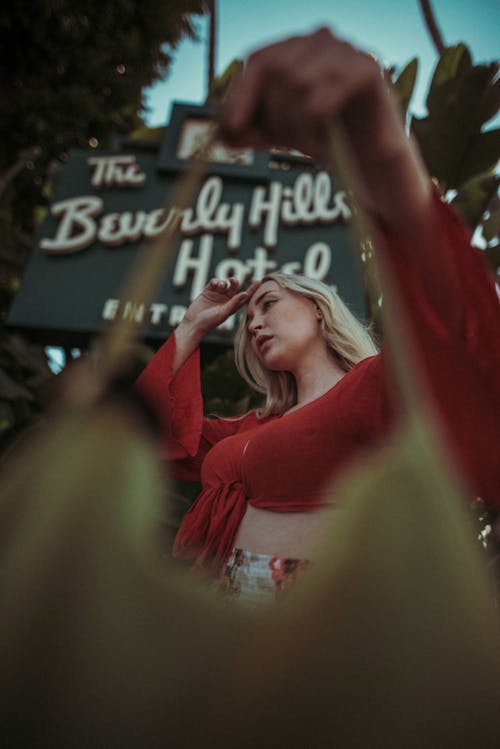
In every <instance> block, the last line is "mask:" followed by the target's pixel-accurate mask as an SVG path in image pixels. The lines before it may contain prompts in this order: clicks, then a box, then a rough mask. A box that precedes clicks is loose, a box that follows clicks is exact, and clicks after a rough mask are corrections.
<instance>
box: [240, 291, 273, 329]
mask: <svg viewBox="0 0 500 749" xmlns="http://www.w3.org/2000/svg"><path fill="white" fill-rule="evenodd" d="M274 293H276V290H275V289H268V290H267V291H264V293H263V294H261V295H260V296H259V297H257V299H256V300H255V306H257V305H258V304H260V302H261V301H262V300H263V299H264V297H265V296H267V295H268V294H274ZM252 319H253V313H252V312H247V316H246V320H247V322H248V321H250V320H252Z"/></svg>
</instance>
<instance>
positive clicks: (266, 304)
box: [262, 299, 278, 312]
mask: <svg viewBox="0 0 500 749" xmlns="http://www.w3.org/2000/svg"><path fill="white" fill-rule="evenodd" d="M277 301H278V300H277V299H266V301H265V302H264V304H263V305H262V309H263V310H264V312H267V310H268V309H269V307H271V305H273V304H274V303H275V302H277Z"/></svg>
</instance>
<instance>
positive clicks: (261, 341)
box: [255, 335, 273, 353]
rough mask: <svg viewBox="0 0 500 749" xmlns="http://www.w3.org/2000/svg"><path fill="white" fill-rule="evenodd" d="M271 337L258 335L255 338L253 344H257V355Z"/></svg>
mask: <svg viewBox="0 0 500 749" xmlns="http://www.w3.org/2000/svg"><path fill="white" fill-rule="evenodd" d="M272 337H273V336H272V335H260V336H258V337H257V340H256V341H255V342H256V344H257V348H258V350H259V353H261V352H262V349H263V347H264V346H265V345H266V343H268V342H269V341H270V340H271V339H272Z"/></svg>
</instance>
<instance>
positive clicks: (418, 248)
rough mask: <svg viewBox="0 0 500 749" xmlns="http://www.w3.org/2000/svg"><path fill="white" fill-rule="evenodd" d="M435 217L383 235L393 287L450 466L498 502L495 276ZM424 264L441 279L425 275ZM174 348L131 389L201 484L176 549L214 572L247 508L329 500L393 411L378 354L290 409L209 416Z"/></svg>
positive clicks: (178, 465) (440, 210) (193, 359)
mask: <svg viewBox="0 0 500 749" xmlns="http://www.w3.org/2000/svg"><path fill="white" fill-rule="evenodd" d="M432 213H433V215H430V216H429V226H430V227H431V229H430V233H429V231H428V232H427V235H426V237H425V242H424V243H423V242H422V238H420V237H415V238H412V239H408V238H406V240H405V242H404V244H402V242H401V239H400V238H399V237H397V236H387V235H386V236H384V237H383V238H382V240H380V239H379V242H380V241H383V243H384V251H385V254H386V258H387V261H388V264H389V266H390V270H391V272H392V274H393V276H394V280H395V282H396V285H397V288H398V290H399V292H400V303H401V305H402V310H401V311H402V313H403V315H404V316H405V317H406V318H407V325H408V330H409V333H410V335H411V338H412V339H413V341H414V344H415V351H416V353H417V356H418V360H419V364H420V365H421V371H422V373H423V375H424V379H425V385H426V393H427V395H428V396H429V397H430V398H431V399H432V400H433V402H434V406H435V410H436V412H437V414H438V416H439V417H440V421H441V425H442V427H443V430H444V432H445V436H446V438H447V441H448V443H449V446H450V448H451V452H452V454H454V457H455V459H456V463H457V466H459V468H460V471H461V473H462V477H463V478H464V480H465V481H466V483H467V484H468V488H469V490H470V491H471V492H472V493H474V494H477V495H480V496H482V497H483V498H484V499H485V500H486V501H487V502H490V503H493V504H497V505H498V504H500V451H499V446H498V444H499V440H498V436H499V426H500V379H499V378H500V335H499V332H500V306H499V304H498V297H497V294H496V290H495V284H494V279H493V276H492V274H491V273H490V272H489V270H488V268H487V267H486V265H485V263H484V260H483V258H482V257H481V256H480V255H481V253H480V252H479V251H478V250H475V249H473V248H471V247H470V242H469V235H468V232H467V230H466V229H465V227H464V226H463V225H462V224H461V223H460V222H459V221H458V219H457V218H456V217H455V215H454V213H453V212H452V211H451V210H450V209H449V207H448V206H446V205H445V204H444V203H442V201H441V200H440V198H439V197H438V196H437V195H435V196H434V197H433V204H432ZM430 240H431V241H430ZM418 253H421V255H420V256H419V254H418ZM425 253H428V254H429V257H430V260H431V262H430V264H429V263H427V266H426V262H422V260H424V261H426V258H425V257H423V254H425ZM433 257H434V258H436V259H437V262H435V263H434V264H433V263H432V260H433ZM429 267H430V268H431V270H432V272H433V273H434V275H435V274H436V273H439V274H442V275H441V278H439V279H436V278H434V277H429V276H428V268H429ZM436 282H437V283H436ZM174 354H175V334H173V335H172V336H171V337H170V338H169V340H167V342H166V343H165V344H164V345H163V346H162V347H161V348H160V349H159V351H158V352H157V353H156V355H155V356H154V357H153V359H152V360H151V362H150V363H149V365H148V366H147V367H146V369H145V370H144V372H143V373H142V374H141V376H140V377H139V379H138V383H137V384H138V387H139V389H140V390H141V391H142V393H143V394H144V395H145V396H146V398H147V399H148V400H149V401H150V403H151V404H152V406H153V407H154V408H155V409H156V411H157V413H158V415H159V417H160V420H161V422H162V427H163V433H164V438H165V439H164V443H165V444H164V451H165V454H166V457H167V459H168V460H169V461H170V462H171V464H172V466H173V471H174V475H175V476H176V477H177V478H180V479H184V480H192V481H201V483H202V492H201V494H200V495H199V497H198V498H197V500H196V501H195V503H194V504H193V506H192V507H191V509H190V510H189V511H188V512H187V513H186V515H185V517H184V519H183V522H182V524H181V527H180V529H179V531H178V534H177V537H176V539H175V543H174V549H173V553H174V555H175V556H178V557H181V558H185V559H192V560H193V561H194V562H195V563H197V564H202V565H208V566H211V567H212V568H218V567H220V566H221V565H222V564H223V563H224V561H225V560H226V559H227V557H228V555H229V554H230V552H231V549H232V547H233V541H234V538H235V535H236V532H237V530H238V527H239V524H240V522H241V520H242V518H243V515H244V514H245V511H246V507H247V503H248V504H251V505H253V506H254V507H257V508H261V509H266V510H272V511H275V512H302V511H308V510H313V509H314V508H316V507H320V506H323V505H325V504H331V503H334V502H335V501H336V496H335V482H334V479H335V477H336V476H337V475H338V474H339V473H340V472H341V471H342V470H343V469H344V468H345V467H346V466H347V465H349V464H350V463H352V462H353V461H355V460H356V459H358V458H359V457H360V456H361V455H362V454H363V453H365V452H366V451H367V450H368V449H369V448H370V447H372V446H373V445H374V444H375V443H376V442H377V440H378V439H379V438H380V437H382V436H383V435H384V434H387V432H388V431H389V429H390V426H391V424H392V423H393V422H394V419H395V417H396V415H397V412H398V405H397V398H395V397H394V394H393V389H392V386H391V374H390V371H389V367H388V366H387V364H386V361H385V358H386V357H385V356H384V355H383V354H382V355H377V356H372V357H369V358H367V359H365V360H364V361H362V362H360V363H359V364H357V365H356V366H355V367H354V368H353V369H351V370H350V371H349V372H348V373H347V374H346V375H344V377H343V378H342V379H341V380H340V381H339V382H338V383H337V384H336V385H335V386H334V387H333V388H331V389H330V390H329V391H328V392H327V393H325V394H324V395H322V396H320V397H319V398H317V399H316V400H314V401H312V402H311V403H308V404H307V405H305V406H303V407H301V408H299V409H297V410H295V411H293V412H290V413H288V414H284V415H282V416H272V417H268V418H265V419H259V418H258V417H257V415H256V414H255V412H253V411H252V412H250V413H248V414H245V415H244V416H241V417H239V418H233V419H226V418H205V417H204V416H203V400H202V395H201V389H200V370H199V352H198V351H195V352H194V353H193V354H192V355H191V356H190V357H189V359H188V360H187V361H186V362H185V363H184V365H183V366H182V367H181V368H180V369H179V370H178V372H177V373H176V374H175V376H172V364H173V359H174Z"/></svg>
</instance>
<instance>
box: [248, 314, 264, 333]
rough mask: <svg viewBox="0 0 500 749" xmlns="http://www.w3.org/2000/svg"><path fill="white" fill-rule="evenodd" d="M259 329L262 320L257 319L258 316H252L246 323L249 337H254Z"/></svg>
mask: <svg viewBox="0 0 500 749" xmlns="http://www.w3.org/2000/svg"><path fill="white" fill-rule="evenodd" d="M261 328H262V320H260V319H259V316H258V315H254V316H253V317H252V319H251V320H250V322H249V323H248V332H249V333H250V335H255V334H256V333H257V331H259V330H260V329H261Z"/></svg>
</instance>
